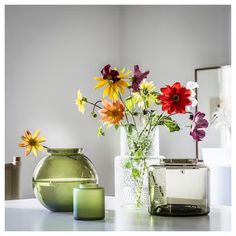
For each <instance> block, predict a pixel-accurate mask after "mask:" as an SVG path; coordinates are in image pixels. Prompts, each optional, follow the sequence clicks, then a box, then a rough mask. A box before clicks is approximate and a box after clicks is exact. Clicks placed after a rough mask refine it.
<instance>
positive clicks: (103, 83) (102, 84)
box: [95, 80, 107, 89]
mask: <svg viewBox="0 0 236 236" xmlns="http://www.w3.org/2000/svg"><path fill="white" fill-rule="evenodd" d="M105 84H107V80H103V81H100V82H99V83H98V84H97V85H96V86H95V89H98V88H101V87H102V86H104V85H105Z"/></svg>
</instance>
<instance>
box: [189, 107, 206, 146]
mask: <svg viewBox="0 0 236 236" xmlns="http://www.w3.org/2000/svg"><path fill="white" fill-rule="evenodd" d="M204 117H205V114H204V113H202V112H199V111H198V112H197V113H196V114H195V115H193V114H192V115H191V116H190V120H192V122H193V123H192V126H191V131H190V135H191V136H192V138H193V139H194V140H195V141H197V142H199V141H202V139H203V138H204V137H205V135H206V132H205V130H202V129H203V128H207V127H208V121H207V120H206V119H204Z"/></svg>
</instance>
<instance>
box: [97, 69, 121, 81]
mask: <svg viewBox="0 0 236 236" xmlns="http://www.w3.org/2000/svg"><path fill="white" fill-rule="evenodd" d="M101 74H102V76H103V79H107V80H112V82H113V83H116V82H117V81H119V80H120V78H118V76H119V72H118V71H117V70H112V69H111V65H110V64H107V65H106V66H104V67H103V68H102V70H101Z"/></svg>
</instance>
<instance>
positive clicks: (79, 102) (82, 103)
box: [75, 90, 86, 113]
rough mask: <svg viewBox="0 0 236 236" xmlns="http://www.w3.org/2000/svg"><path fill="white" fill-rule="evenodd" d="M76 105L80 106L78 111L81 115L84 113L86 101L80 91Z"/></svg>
mask: <svg viewBox="0 0 236 236" xmlns="http://www.w3.org/2000/svg"><path fill="white" fill-rule="evenodd" d="M75 104H76V105H77V106H78V110H79V111H80V112H81V113H84V110H85V104H86V101H85V98H84V97H83V96H82V93H81V92H80V90H78V92H77V99H76V100H75Z"/></svg>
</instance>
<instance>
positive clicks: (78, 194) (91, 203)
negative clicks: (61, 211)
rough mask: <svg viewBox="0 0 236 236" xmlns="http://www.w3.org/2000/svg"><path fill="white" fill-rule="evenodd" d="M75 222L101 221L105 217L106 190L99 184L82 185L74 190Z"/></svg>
mask: <svg viewBox="0 0 236 236" xmlns="http://www.w3.org/2000/svg"><path fill="white" fill-rule="evenodd" d="M73 215H74V219H75V220H101V219H104V217H105V194H104V188H102V187H99V186H98V185H97V184H94V183H89V184H80V186H79V188H74V190H73Z"/></svg>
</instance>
